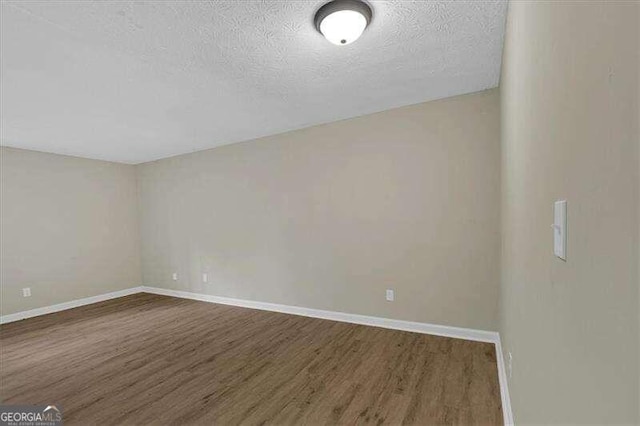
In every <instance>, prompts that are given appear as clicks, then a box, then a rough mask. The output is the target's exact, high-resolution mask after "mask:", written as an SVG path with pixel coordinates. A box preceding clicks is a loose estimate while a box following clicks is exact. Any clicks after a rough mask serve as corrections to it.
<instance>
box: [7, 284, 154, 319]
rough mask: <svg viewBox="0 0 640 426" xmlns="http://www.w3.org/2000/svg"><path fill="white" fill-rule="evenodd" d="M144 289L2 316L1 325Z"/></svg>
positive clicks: (121, 291) (131, 289) (107, 294)
mask: <svg viewBox="0 0 640 426" xmlns="http://www.w3.org/2000/svg"><path fill="white" fill-rule="evenodd" d="M141 292H142V287H132V288H127V289H124V290H120V291H114V292H111V293H106V294H100V295H98V296H91V297H85V298H84V299H77V300H72V301H70V302H64V303H59V304H57V305H51V306H45V307H43V308H36V309H30V310H28V311H22V312H16V313H15V314H9V315H2V316H0V324H6V323H9V322H14V321H20V320H23V319H26V318H32V317H37V316H40V315H46V314H51V313H54V312H60V311H65V310H67V309H71V308H77V307H79V306H85V305H90V304H92V303H98V302H103V301H105V300H109V299H115V298H118V297H122V296H129V295H130V294H136V293H141Z"/></svg>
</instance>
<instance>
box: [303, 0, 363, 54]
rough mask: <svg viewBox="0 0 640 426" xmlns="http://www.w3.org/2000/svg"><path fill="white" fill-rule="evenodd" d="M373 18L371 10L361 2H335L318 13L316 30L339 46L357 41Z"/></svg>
mask: <svg viewBox="0 0 640 426" xmlns="http://www.w3.org/2000/svg"><path fill="white" fill-rule="evenodd" d="M372 16H373V14H372V12H371V8H370V7H369V5H367V4H366V3H364V2H362V1H360V0H334V1H332V2H329V3H327V4H325V5H324V6H322V7H321V8H320V9H318V11H317V12H316V16H315V19H314V22H315V24H316V29H317V30H318V31H320V33H321V34H322V35H323V36H325V38H326V39H327V40H329V41H330V42H331V43H333V44H336V45H338V46H344V45H347V44H349V43H353V42H354V41H356V40H357V39H358V38H359V37H360V35H362V32H363V31H364V30H365V28H367V26H368V25H369V23H370V22H371V17H372Z"/></svg>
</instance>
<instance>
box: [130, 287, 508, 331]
mask: <svg viewBox="0 0 640 426" xmlns="http://www.w3.org/2000/svg"><path fill="white" fill-rule="evenodd" d="M142 291H144V292H146V293H153V294H161V295H164V296H173V297H180V298H183V299H193V300H200V301H203V302H211V303H220V304H222V305H232V306H239V307H243V308H251V309H260V310H263V311H272V312H281V313H285V314H293V315H302V316H305V317H312V318H321V319H328V320H333V321H340V322H349V323H353V324H361V325H370V326H374V327H382V328H390V329H393V330H403V331H413V332H416V333H424V334H434V335H436V336H444V337H453V338H457V339H465V340H474V341H478V342H489V343H496V342H497V341H498V339H499V336H498V333H497V332H495V331H484V330H474V329H470V328H460V327H450V326H445V325H436V324H428V323H423V322H412V321H403V320H396V319H390V318H380V317H371V316H366V315H357V314H348V313H345V312H335V311H324V310H320V309H312V308H303V307H300V306H291V305H280V304H277V303H266V302H257V301H254V300H244V299H233V298H229V297H221V296H211V295H208V294H202V293H191V292H188V291H180V290H168V289H165V288H158V287H147V286H144V287H142Z"/></svg>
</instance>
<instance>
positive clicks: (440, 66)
mask: <svg viewBox="0 0 640 426" xmlns="http://www.w3.org/2000/svg"><path fill="white" fill-rule="evenodd" d="M324 2H325V1H323V0H311V1H276V0H274V1H268V0H265V1H254V0H250V1H185V0H180V1H150V2H142V1H78V0H70V1H61V0H57V1H4V0H3V2H2V4H1V6H0V7H1V15H2V22H1V31H2V33H1V36H2V39H1V42H2V44H1V49H2V50H1V55H2V58H1V72H2V87H1V89H2V92H1V95H0V97H1V108H2V111H1V117H2V123H1V125H2V129H1V142H2V145H8V146H14V147H21V148H27V149H35V150H39V151H46V152H55V153H61V154H69V155H76V156H81V157H89V158H97V159H104V160H111V161H118V162H125V163H140V162H145V161H150V160H155V159H159V158H163V157H168V156H172V155H176V154H181V153H185V152H191V151H197V150H202V149H206V148H211V147H214V146H219V145H224V144H228V143H233V142H238V141H243V140H248V139H252V138H256V137H260V136H265V135H270V134H275V133H280V132H284V131H287V130H292V129H296V128H301V127H306V126H310V125H314V124H319V123H325V122H330V121H335V120H340V119H344V118H349V117H354V116H359V115H364V114H368V113H372V112H377V111H381V110H385V109H389V108H394V107H398V106H402V105H409V104H414V103H418V102H423V101H427V100H432V99H438V98H443V97H447V96H454V95H459V94H463V93H469V92H474V91H479V90H483V89H487V88H491V87H495V86H497V85H498V79H499V74H500V62H501V56H502V39H503V32H504V18H505V12H506V1H505V0H497V1H478V0H476V1H468V2H463V1H451V0H443V1H372V2H370V4H371V5H372V8H373V11H374V17H373V22H372V23H371V25H370V27H369V28H368V29H367V30H366V31H365V33H364V34H363V36H362V37H361V38H360V39H359V40H358V41H357V42H355V43H353V44H351V45H349V46H342V47H337V46H334V45H332V44H330V43H329V42H328V41H326V40H325V39H324V38H323V37H322V36H321V35H320V34H318V33H317V32H316V30H315V29H314V27H313V22H312V21H313V14H314V12H315V11H316V10H317V9H318V8H319V7H320V6H321V5H322V4H323V3H324Z"/></svg>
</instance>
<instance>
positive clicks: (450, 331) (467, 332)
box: [0, 286, 514, 425]
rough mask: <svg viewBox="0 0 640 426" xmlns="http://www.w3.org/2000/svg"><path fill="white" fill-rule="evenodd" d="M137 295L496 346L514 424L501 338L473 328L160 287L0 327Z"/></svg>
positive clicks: (2, 319) (46, 310) (505, 406)
mask: <svg viewBox="0 0 640 426" xmlns="http://www.w3.org/2000/svg"><path fill="white" fill-rule="evenodd" d="M136 293H152V294H160V295H164V296H172V297H179V298H182V299H192V300H200V301H203V302H210V303H219V304H223V305H232V306H239V307H243V308H251V309H260V310H263V311H272V312H281V313H285V314H292V315H302V316H305V317H312V318H321V319H327V320H332V321H340V322H348V323H352V324H361V325H369V326H374V327H382V328H389V329H393V330H403V331H412V332H415V333H423V334H433V335H436V336H444V337H452V338H456V339H465V340H473V341H477V342H488V343H493V344H495V346H496V357H497V362H498V380H499V382H500V397H501V399H502V410H503V416H504V423H505V425H513V424H514V423H513V414H512V412H511V402H510V399H509V390H508V388H507V372H506V369H505V363H504V357H503V354H502V345H501V343H500V335H499V334H498V333H497V332H495V331H485V330H474V329H470V328H461V327H450V326H445V325H437V324H428V323H422V322H413V321H403V320H396V319H390V318H380V317H371V316H366V315H358V314H348V313H346V312H335V311H324V310H320V309H312V308H303V307H300V306H291V305H280V304H277V303H266V302H257V301H254V300H243V299H233V298H229V297H221V296H212V295H208V294H201V293H192V292H188V291H179V290H169V289H164V288H158V287H148V286H141V287H132V288H128V289H125V290H120V291H114V292H112V293H107V294H101V295H98V296H92V297H86V298H84V299H78V300H72V301H70V302H65V303H59V304H57V305H52V306H46V307H43V308H37V309H31V310H29V311H23V312H17V313H15V314H9V315H3V316H0V324H6V323H9V322H13V321H19V320H22V319H26V318H32V317H36V316H39V315H45V314H50V313H54V312H59V311H64V310H67V309H71V308H77V307H79V306H85V305H90V304H92V303H97V302H103V301H105V300H109V299H116V298H118V297H123V296H128V295H131V294H136Z"/></svg>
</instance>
